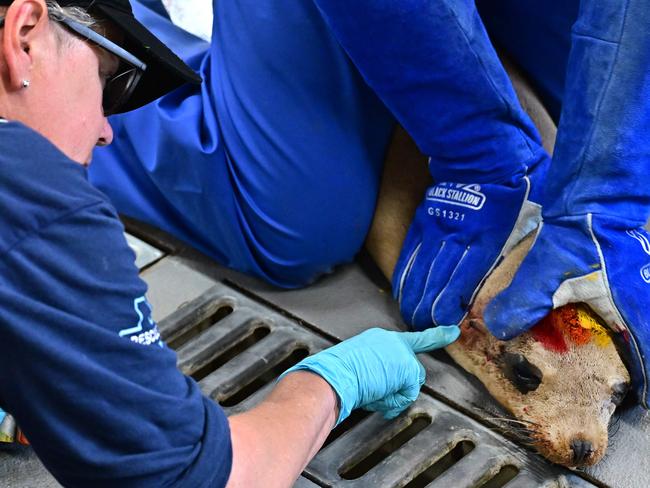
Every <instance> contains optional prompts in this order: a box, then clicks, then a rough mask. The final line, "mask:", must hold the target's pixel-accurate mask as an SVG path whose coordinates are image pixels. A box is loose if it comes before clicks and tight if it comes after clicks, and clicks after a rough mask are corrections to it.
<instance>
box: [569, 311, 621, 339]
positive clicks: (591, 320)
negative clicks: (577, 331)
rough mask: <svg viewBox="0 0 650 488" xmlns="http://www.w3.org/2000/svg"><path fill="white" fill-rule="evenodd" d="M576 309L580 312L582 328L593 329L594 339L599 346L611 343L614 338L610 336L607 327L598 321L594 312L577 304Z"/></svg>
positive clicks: (579, 318)
mask: <svg viewBox="0 0 650 488" xmlns="http://www.w3.org/2000/svg"><path fill="white" fill-rule="evenodd" d="M576 309H577V310H576V313H577V314H578V323H579V324H580V326H581V327H582V328H584V329H589V330H590V331H591V333H592V341H593V342H594V343H595V344H596V345H597V346H599V347H606V346H607V345H609V343H610V342H612V338H611V337H610V336H609V333H608V332H607V329H605V327H603V326H602V325H601V324H600V322H598V320H597V319H596V317H595V315H594V314H593V312H591V310H589V309H587V308H585V307H583V306H577V307H576Z"/></svg>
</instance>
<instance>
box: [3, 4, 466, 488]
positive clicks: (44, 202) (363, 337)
mask: <svg viewBox="0 0 650 488" xmlns="http://www.w3.org/2000/svg"><path fill="white" fill-rule="evenodd" d="M199 82H200V78H199V77H198V76H197V75H196V73H194V72H193V71H192V70H190V69H189V68H188V67H187V66H186V65H185V64H183V62H182V61H181V60H180V59H178V58H177V57H176V56H175V55H173V54H172V53H171V51H169V50H168V49H167V48H166V47H165V46H164V45H163V44H162V43H161V42H160V41H159V40H157V39H156V38H155V37H154V36H153V35H152V34H151V33H150V32H149V31H148V30H147V29H145V28H144V27H143V26H142V25H141V24H139V23H138V22H137V21H136V20H135V18H134V17H133V14H132V11H131V7H130V5H129V2H128V0H59V3H56V2H54V1H47V2H46V1H45V0H0V116H1V117H0V208H1V209H2V212H1V213H0V346H1V348H2V353H1V354H0V407H1V408H2V409H3V410H5V411H7V412H9V413H11V414H12V415H14V416H15V418H16V419H17V421H18V423H19V425H20V426H21V428H22V430H23V431H24V432H25V434H26V435H27V438H28V439H29V440H30V441H31V444H32V445H33V448H34V450H35V452H36V453H37V454H38V456H39V457H40V459H41V460H42V461H43V463H44V465H45V466H46V467H47V469H48V470H49V471H50V472H51V473H52V474H53V475H54V476H55V477H56V479H57V480H58V481H59V482H60V483H61V484H62V485H64V486H69V487H89V486H92V487H117V486H120V487H138V488H143V487H156V488H158V487H171V486H177V487H191V488H197V487H221V486H229V487H247V488H248V487H253V486H265V487H266V486H290V485H291V484H292V483H293V481H294V480H295V479H296V478H297V477H298V475H299V474H300V472H301V470H302V469H303V468H304V466H305V465H306V463H307V462H308V461H309V459H310V458H311V457H312V456H313V455H314V453H315V452H316V451H317V450H318V449H319V447H320V446H321V444H322V443H323V441H324V440H325V438H326V436H327V435H328V433H329V431H330V429H331V428H332V427H334V426H335V425H336V424H338V423H340V422H341V421H342V420H344V419H345V418H346V417H347V416H348V415H349V414H350V411H351V410H352V409H354V408H358V407H363V408H366V409H368V410H373V411H379V412H382V413H383V414H384V416H385V417H387V418H392V417H395V416H397V415H398V414H399V413H400V412H402V411H403V410H404V409H405V408H407V407H408V405H409V404H410V403H411V402H412V401H414V400H415V398H416V397H417V395H418V393H419V390H420V386H421V385H422V384H423V382H424V377H425V371H424V368H423V367H422V365H421V364H420V363H419V361H418V360H417V358H416V353H420V352H424V351H429V350H431V349H435V348H438V347H444V346H445V345H447V344H449V343H450V342H453V341H454V340H455V339H456V338H457V337H458V335H459V333H460V331H459V329H458V327H457V326H449V327H441V328H438V329H430V330H427V331H424V332H389V331H385V330H382V329H370V330H368V331H366V332H364V333H363V334H360V335H358V336H356V337H353V338H352V339H349V340H348V341H344V342H342V343H340V344H338V345H336V346H334V347H332V348H330V349H326V350H324V351H321V352H319V353H317V354H315V355H314V356H311V357H308V358H306V359H305V360H303V361H301V362H299V363H298V364H297V365H295V366H294V367H292V368H291V369H290V370H289V371H287V372H286V373H285V374H284V375H283V376H282V377H281V379H280V380H279V381H278V383H277V385H276V387H275V388H274V390H273V391H272V392H271V393H270V395H269V396H268V397H267V398H266V399H265V400H264V401H263V402H262V403H261V404H259V405H258V406H257V407H255V408H254V409H253V410H250V411H249V412H245V413H243V414H240V415H236V416H233V417H230V418H226V416H225V415H224V412H223V410H222V409H221V408H220V407H219V406H218V405H217V404H216V403H214V402H213V401H212V400H210V399H208V398H206V397H204V396H203V395H202V394H201V392H200V390H199V387H198V385H197V384H196V383H195V382H194V381H193V380H192V379H190V378H187V377H185V376H183V375H182V374H181V373H180V372H179V371H178V369H177V368H176V355H175V354H174V352H173V351H171V350H170V349H169V348H168V347H167V346H166V345H165V344H164V343H163V342H162V341H161V339H160V334H159V332H158V329H157V326H156V324H155V322H154V321H153V320H152V318H151V310H150V307H149V305H148V303H147V300H146V298H145V292H146V285H145V284H144V282H143V281H141V280H140V278H139V277H138V271H137V269H136V267H135V264H134V255H133V253H132V251H131V250H130V249H129V247H128V245H127V243H126V241H125V238H124V235H123V230H124V228H123V226H122V225H121V223H120V221H119V220H118V217H117V214H116V211H115V210H114V208H113V206H112V205H111V204H110V203H109V201H108V199H107V197H106V196H105V195H104V194H102V193H101V192H100V191H98V190H97V189H96V188H94V187H93V186H92V185H91V184H90V183H89V182H88V180H87V174H86V171H87V170H86V166H88V164H89V163H90V160H91V154H92V149H93V147H94V146H95V145H100V146H101V145H107V144H110V142H111V140H112V139H113V137H114V135H113V131H112V130H111V127H110V125H109V123H108V121H107V119H106V115H108V114H117V113H120V112H122V111H124V110H129V109H134V108H137V107H139V106H141V105H144V104H146V103H148V102H151V101H152V100H154V99H155V98H156V97H159V96H161V95H163V94H164V93H167V92H169V91H170V90H174V89H175V88H178V87H180V86H181V85H183V84H184V83H190V84H195V85H196V84H198V83H199ZM184 89H185V88H179V90H184ZM188 90H190V91H191V90H193V89H192V88H188ZM152 123H153V124H154V125H155V124H156V122H155V121H153V122H152Z"/></svg>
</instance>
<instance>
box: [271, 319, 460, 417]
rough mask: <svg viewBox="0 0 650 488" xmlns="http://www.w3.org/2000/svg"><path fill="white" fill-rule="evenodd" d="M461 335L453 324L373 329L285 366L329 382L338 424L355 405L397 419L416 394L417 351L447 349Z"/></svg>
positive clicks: (419, 378)
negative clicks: (409, 329) (336, 401)
mask: <svg viewBox="0 0 650 488" xmlns="http://www.w3.org/2000/svg"><path fill="white" fill-rule="evenodd" d="M459 336H460V329H459V328H458V326H456V325H452V326H447V327H437V328H435V329H429V330H426V331H424V332H394V331H388V330H384V329H378V328H373V329H369V330H366V331H365V332H362V333H361V334H359V335H357V336H355V337H352V338H350V339H347V340H345V341H343V342H341V343H340V344H337V345H336V346H333V347H330V348H328V349H325V350H324V351H321V352H319V353H317V354H314V355H313V356H310V357H308V358H305V359H303V360H302V361H300V362H299V363H298V364H296V365H295V366H294V367H292V368H290V369H289V370H287V371H286V372H285V373H284V374H283V375H282V377H284V376H285V375H287V374H288V373H291V372H293V371H311V372H312V373H316V374H318V375H319V376H321V377H322V378H323V379H324V380H325V381H327V382H328V383H329V384H330V385H331V386H332V388H333V389H334V391H335V392H336V394H337V396H338V399H339V416H338V419H337V421H336V425H338V424H340V423H341V422H342V421H343V420H345V419H346V418H347V417H348V416H349V415H350V412H351V411H352V410H354V409H356V408H364V409H366V410H370V411H373V412H381V413H383V415H384V417H385V418H387V419H392V418H395V417H397V416H398V415H399V414H400V413H401V412H402V411H404V410H405V409H406V408H407V407H408V406H409V405H410V404H411V403H412V402H414V401H415V400H416V399H417V397H418V394H419V393H420V387H421V386H422V385H423V384H424V379H425V371H424V367H423V366H422V364H420V361H418V359H417V358H416V357H415V355H416V354H417V353H421V352H427V351H432V350H433V349H439V348H442V347H445V346H447V345H449V344H451V343H452V342H454V341H455V340H456V339H458V337H459Z"/></svg>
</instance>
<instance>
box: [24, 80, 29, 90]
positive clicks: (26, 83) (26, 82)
mask: <svg viewBox="0 0 650 488" xmlns="http://www.w3.org/2000/svg"><path fill="white" fill-rule="evenodd" d="M23 88H29V80H23Z"/></svg>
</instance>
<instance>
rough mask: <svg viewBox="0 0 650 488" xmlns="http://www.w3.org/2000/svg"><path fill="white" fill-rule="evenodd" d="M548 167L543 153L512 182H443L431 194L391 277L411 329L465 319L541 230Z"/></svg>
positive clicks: (427, 194) (517, 173)
mask: <svg viewBox="0 0 650 488" xmlns="http://www.w3.org/2000/svg"><path fill="white" fill-rule="evenodd" d="M548 162H549V157H548V156H547V155H546V153H545V152H543V150H540V152H539V157H538V159H537V160H536V161H535V165H534V167H532V168H530V170H529V169H528V168H526V167H525V166H523V165H521V166H520V168H519V170H518V171H517V172H516V173H515V174H514V175H513V176H511V177H510V179H509V180H506V181H500V182H494V183H482V184H477V183H438V184H436V185H434V186H432V187H430V188H429V189H428V190H427V192H426V195H425V198H424V201H423V202H422V203H421V204H420V206H419V207H418V209H417V211H416V214H415V218H414V219H413V222H412V223H411V227H410V228H409V231H408V234H407V236H406V239H405V241H404V244H403V245H402V251H401V254H400V257H399V260H398V262H397V265H396V267H395V271H394V273H393V294H394V296H395V298H396V299H397V300H398V301H399V304H400V310H401V312H402V316H403V317H404V320H405V321H406V322H407V323H409V324H410V325H411V326H412V327H414V328H415V329H424V328H426V327H431V326H432V325H438V324H440V323H455V322H460V321H461V320H462V318H463V316H464V315H465V313H466V311H467V309H468V306H469V305H470V304H471V302H472V300H473V298H474V295H475V293H476V291H477V290H478V289H479V287H480V285H481V283H482V282H483V281H484V280H485V278H486V277H487V275H488V274H489V273H490V271H491V270H492V269H493V268H494V266H495V265H496V264H497V263H498V261H499V259H500V258H501V257H502V256H503V255H504V254H506V253H507V252H508V251H509V250H510V249H511V248H512V247H513V246H514V245H515V244H517V242H519V241H520V240H521V239H522V238H523V237H524V236H525V235H526V234H528V233H529V232H531V231H532V230H534V229H535V228H536V227H537V225H538V223H539V221H540V218H541V205H540V204H539V203H538V202H539V201H540V198H539V188H540V187H541V186H542V183H541V181H543V178H544V174H545V171H546V168H547V166H548ZM430 164H431V163H430ZM432 173H434V174H437V175H440V174H441V173H444V170H442V169H437V171H436V170H434V169H433V168H432Z"/></svg>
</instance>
